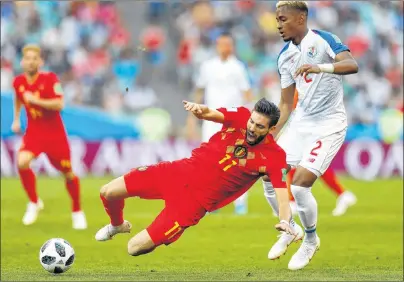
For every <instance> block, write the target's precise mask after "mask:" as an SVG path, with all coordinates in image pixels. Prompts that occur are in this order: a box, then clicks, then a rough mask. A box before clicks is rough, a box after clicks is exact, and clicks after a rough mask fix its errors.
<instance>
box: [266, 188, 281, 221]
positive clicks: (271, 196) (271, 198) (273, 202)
mask: <svg viewBox="0 0 404 282" xmlns="http://www.w3.org/2000/svg"><path fill="white" fill-rule="evenodd" d="M262 185H263V186H264V195H265V198H267V201H268V203H269V205H270V206H271V208H272V210H273V211H274V213H275V214H276V216H277V217H279V206H278V200H277V199H276V194H275V189H274V187H273V186H272V183H271V182H265V181H262Z"/></svg>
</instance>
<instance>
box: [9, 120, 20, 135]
mask: <svg viewBox="0 0 404 282" xmlns="http://www.w3.org/2000/svg"><path fill="white" fill-rule="evenodd" d="M11 131H13V132H14V133H16V134H18V133H21V123H20V121H19V120H15V121H13V124H12V125H11Z"/></svg>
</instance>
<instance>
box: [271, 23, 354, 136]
mask: <svg viewBox="0 0 404 282" xmlns="http://www.w3.org/2000/svg"><path fill="white" fill-rule="evenodd" d="M343 51H349V49H348V47H347V46H345V45H344V44H343V43H342V42H341V41H340V39H339V38H338V37H337V36H335V35H333V34H331V33H329V32H325V31H320V30H309V32H308V33H307V35H306V36H305V37H304V38H303V40H302V42H301V43H300V45H299V46H296V45H294V44H293V43H292V42H289V43H287V44H286V46H285V47H284V48H283V49H282V51H281V52H280V54H279V57H278V70H279V75H280V78H281V86H282V89H284V88H287V87H288V86H290V85H292V84H293V83H296V89H297V91H298V102H297V105H296V109H295V111H294V113H293V120H294V121H295V122H299V123H303V124H307V125H308V126H309V127H310V126H313V125H315V126H316V127H317V128H319V129H320V130H321V128H331V127H332V128H333V129H334V132H336V131H339V130H343V129H344V128H346V127H347V116H346V112H345V107H344V103H343V98H344V97H343V96H344V94H343V86H342V76H341V75H337V74H329V73H319V74H308V75H307V77H306V79H305V78H304V77H303V76H299V77H296V78H295V77H294V74H295V72H296V71H297V69H298V68H299V67H301V66H302V65H304V64H327V63H334V62H335V56H336V55H337V54H338V53H341V52H343Z"/></svg>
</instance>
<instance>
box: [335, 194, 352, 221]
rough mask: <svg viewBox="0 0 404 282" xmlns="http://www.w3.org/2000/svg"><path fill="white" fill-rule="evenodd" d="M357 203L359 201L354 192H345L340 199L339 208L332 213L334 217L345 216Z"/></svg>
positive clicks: (338, 201) (338, 200)
mask: <svg viewBox="0 0 404 282" xmlns="http://www.w3.org/2000/svg"><path fill="white" fill-rule="evenodd" d="M356 201H357V199H356V197H355V195H354V194H353V193H352V192H350V191H345V192H344V193H342V194H341V195H340V196H339V197H338V199H337V206H336V207H335V209H334V210H333V211H332V215H333V216H341V215H343V214H345V212H346V211H347V209H348V208H349V207H350V206H353V205H355V204H356Z"/></svg>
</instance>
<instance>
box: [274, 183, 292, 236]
mask: <svg viewBox="0 0 404 282" xmlns="http://www.w3.org/2000/svg"><path fill="white" fill-rule="evenodd" d="M274 189H275V193H276V199H277V201H278V206H279V223H278V224H277V225H275V228H276V229H277V230H279V231H284V232H287V233H290V234H293V232H292V230H291V228H290V226H289V222H290V220H291V219H292V212H291V210H290V205H289V193H288V189H287V188H274Z"/></svg>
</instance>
